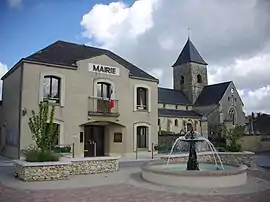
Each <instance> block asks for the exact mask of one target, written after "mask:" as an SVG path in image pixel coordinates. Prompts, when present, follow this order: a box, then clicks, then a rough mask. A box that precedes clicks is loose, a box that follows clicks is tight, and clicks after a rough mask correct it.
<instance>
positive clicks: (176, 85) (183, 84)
mask: <svg viewBox="0 0 270 202" xmlns="http://www.w3.org/2000/svg"><path fill="white" fill-rule="evenodd" d="M207 65H208V64H207V63H206V62H205V60H204V59H203V58H202V56H201V55H200V53H199V52H198V50H197V49H196V47H195V46H194V44H193V43H192V42H191V40H190V38H188V40H187V42H186V44H185V45H184V48H183V49H182V51H181V53H180V55H179V57H178V58H177V60H176V61H175V63H174V64H173V65H172V68H173V89H170V88H161V87H159V88H158V105H159V107H158V130H159V134H170V133H171V134H184V133H185V132H186V131H187V129H188V127H189V125H190V126H193V128H194V130H196V131H198V132H200V133H202V135H204V136H206V137H207V136H208V134H209V135H215V134H218V133H219V132H220V126H221V125H224V124H225V126H226V127H227V128H228V127H233V126H235V125H244V124H245V114H244V112H243V106H244V103H243V101H242V99H241V97H240V95H239V94H238V92H237V90H236V87H235V85H234V83H233V81H227V82H222V83H216V84H211V85H208V77H207Z"/></svg>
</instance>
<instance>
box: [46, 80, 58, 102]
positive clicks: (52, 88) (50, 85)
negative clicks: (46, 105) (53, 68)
mask: <svg viewBox="0 0 270 202" xmlns="http://www.w3.org/2000/svg"><path fill="white" fill-rule="evenodd" d="M60 85H61V78H60V77H57V76H51V75H47V76H44V80H43V101H50V102H54V103H60Z"/></svg>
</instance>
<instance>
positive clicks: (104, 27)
mask: <svg viewBox="0 0 270 202" xmlns="http://www.w3.org/2000/svg"><path fill="white" fill-rule="evenodd" d="M158 1H159V0H147V1H145V0H137V1H135V2H134V4H133V6H132V7H128V6H127V5H126V4H125V3H123V2H112V3H110V4H109V5H103V4H96V5H95V6H94V7H93V8H92V9H91V11H90V12H89V13H87V14H85V15H84V16H83V19H82V21H81V25H82V26H83V27H84V28H85V32H84V36H87V37H88V38H90V39H95V40H96V41H97V42H100V43H104V42H106V47H109V46H112V47H113V46H114V43H115V42H116V41H119V40H121V38H122V37H124V38H126V39H136V37H137V36H138V35H141V34H143V33H145V32H146V31H147V30H148V29H150V28H151V27H152V26H153V20H152V11H153V9H154V8H155V6H157V5H158ZM138 13H140V14H139V15H138Z"/></svg>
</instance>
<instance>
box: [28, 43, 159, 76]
mask: <svg viewBox="0 0 270 202" xmlns="http://www.w3.org/2000/svg"><path fill="white" fill-rule="evenodd" d="M100 55H107V56H108V57H110V58H111V59H113V60H115V61H116V62H118V63H119V64H120V65H122V66H124V67H125V68H127V69H128V70H129V71H130V74H131V76H134V77H138V78H145V79H150V80H155V81H158V79H156V78H155V77H153V76H151V75H150V74H148V73H146V72H145V71H143V70H142V69H140V68H138V67H136V66H135V65H133V64H131V63H129V62H128V61H126V60H125V59H123V58H121V57H120V56H118V55H116V54H115V53H113V52H112V51H109V50H106V49H101V48H96V47H91V46H86V45H80V44H75V43H71V42H66V41H56V42H55V43H53V44H51V45H49V46H47V47H45V48H44V49H42V50H40V51H38V52H36V53H34V54H32V55H30V56H28V57H27V58H25V60H27V61H34V62H43V63H49V64H56V65H64V66H70V67H75V68H76V67H77V66H76V61H78V60H83V59H87V58H92V57H96V56H100Z"/></svg>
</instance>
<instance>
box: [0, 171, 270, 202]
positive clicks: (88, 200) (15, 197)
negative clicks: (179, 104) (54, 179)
mask: <svg viewBox="0 0 270 202" xmlns="http://www.w3.org/2000/svg"><path fill="white" fill-rule="evenodd" d="M249 175H252V176H257V177H260V178H263V179H267V180H270V176H269V174H266V173H263V172H260V171H251V172H250V173H249ZM59 201H65V202H151V201H155V202H161V201H162V202H166V201H168V202H176V201H178V202H225V201H226V202H253V201H254V202H269V201H270V190H268V191H264V192H260V193H253V194H243V195H223V196H206V195H205V196H203V195H187V194H174V193H169V192H165V191H164V192H163V191H153V190H148V189H142V188H138V187H134V186H132V185H126V184H116V185H105V186H99V187H91V188H77V189H61V190H60V189H58V190H38V191H34V190H22V189H15V188H9V187H6V186H4V185H3V184H0V202H59Z"/></svg>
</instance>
